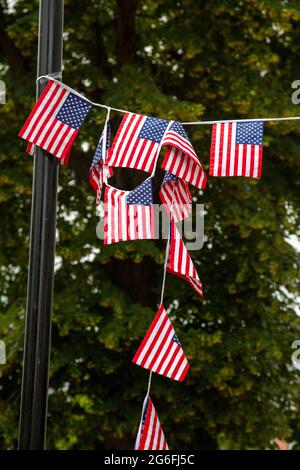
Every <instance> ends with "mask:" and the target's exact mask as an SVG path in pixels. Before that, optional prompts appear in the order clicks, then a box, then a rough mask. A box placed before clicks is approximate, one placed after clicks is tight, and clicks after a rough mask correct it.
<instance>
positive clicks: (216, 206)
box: [0, 0, 300, 449]
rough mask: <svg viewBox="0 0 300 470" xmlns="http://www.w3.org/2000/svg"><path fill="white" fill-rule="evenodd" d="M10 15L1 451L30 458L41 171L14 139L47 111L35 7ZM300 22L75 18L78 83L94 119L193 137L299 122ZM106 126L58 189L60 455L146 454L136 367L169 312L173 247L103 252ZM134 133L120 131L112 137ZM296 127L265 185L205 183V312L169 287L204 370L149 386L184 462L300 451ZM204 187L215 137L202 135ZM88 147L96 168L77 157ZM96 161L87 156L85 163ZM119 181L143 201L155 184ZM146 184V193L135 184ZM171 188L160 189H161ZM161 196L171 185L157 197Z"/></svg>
mask: <svg viewBox="0 0 300 470" xmlns="http://www.w3.org/2000/svg"><path fill="white" fill-rule="evenodd" d="M8 3H9V4H11V2H7V1H5V0H0V79H1V80H3V81H5V83H6V86H7V103H6V105H4V106H2V105H1V107H0V139H1V141H0V142H1V143H0V162H1V171H0V221H1V222H0V224H1V231H0V244H1V245H0V246H1V250H0V285H1V296H0V309H1V310H0V311H1V315H0V337H1V339H4V340H5V341H6V343H7V351H8V358H7V364H6V365H5V366H1V369H0V374H1V375H0V448H14V447H16V441H17V432H18V414H19V400H20V382H21V361H22V349H23V341H24V316H25V303H26V282H27V261H28V246H29V224H30V209H31V180H32V161H31V159H30V157H28V156H26V155H25V153H24V149H25V146H24V143H23V142H20V140H19V139H18V138H17V133H18V131H19V129H20V128H21V126H22V123H23V121H24V119H25V117H26V116H27V114H28V112H29V110H30V109H31V107H32V104H33V103H34V99H35V70H36V52H37V27H38V24H37V18H38V2H37V1H26V0H20V1H17V2H16V4H15V6H14V8H11V6H9V5H8ZM299 24H300V6H299V4H298V2H296V1H292V0H272V1H271V0H247V1H245V0H240V1H238V2H237V1H234V0H226V1H224V0H223V1H220V0H212V1H210V2H208V1H204V0H202V1H199V2H195V1H192V0H176V1H172V0H145V1H143V0H128V1H126V2H124V1H122V0H115V1H113V2H111V1H108V0H90V1H88V2H87V1H86V2H82V1H79V0H66V1H65V37H64V81H65V82H66V83H68V84H69V85H71V86H73V87H74V88H75V89H77V90H79V91H81V92H83V93H85V94H86V95H87V96H88V97H90V98H91V99H92V100H94V101H100V102H105V103H109V104H111V105H112V106H117V107H118V108H125V109H130V110H132V111H136V112H141V113H144V114H150V115H154V116H158V117H165V118H175V119H179V120H182V121H194V120H199V119H207V120H210V119H219V118H249V117H269V116H291V115H297V114H298V108H297V107H295V106H294V105H293V104H292V103H291V83H292V81H293V80H295V79H297V78H299V63H300V60H299V59H300V41H299ZM104 118H105V116H104V113H103V112H102V111H100V110H99V109H96V110H93V112H92V113H91V115H90V118H89V120H88V123H87V124H86V125H85V126H84V128H83V129H82V131H81V132H80V136H79V138H78V139H77V142H76V145H75V146H74V148H73V150H72V156H71V161H70V166H69V167H68V168H62V169H61V171H60V191H59V209H58V241H57V258H56V274H55V293H54V306H53V335H52V356H51V375H50V391H49V419H48V448H50V449H53V448H55V449H127V448H132V446H133V442H134V436H135V432H136V428H137V425H138V421H139V416H140V411H141V406H142V401H143V398H144V394H145V391H146V383H147V373H146V371H145V370H144V369H141V368H139V367H136V366H134V365H132V364H131V358H132V357H133V355H134V352H135V351H136V348H137V346H138V344H139V342H140V341H141V339H142V337H143V335H144V334H145V331H146V329H147V327H148V326H149V324H150V322H151V319H152V318H153V312H154V311H155V308H156V306H157V303H158V302H159V294H160V286H161V279H162V266H163V257H164V244H163V243H162V242H152V241H147V242H146V241H145V242H131V243H124V244H118V245H112V246H107V247H104V246H103V243H102V242H101V241H100V240H98V239H97V237H96V234H95V228H96V224H97V221H98V217H97V215H96V214H95V202H94V194H93V192H92V190H91V188H90V187H89V185H88V182H87V175H88V169H89V165H90V161H91V158H92V155H93V151H94V150H95V146H96V143H97V140H98V138H99V133H100V131H101V126H102V125H103V122H104ZM119 120H120V116H119V115H118V116H116V115H115V116H114V126H115V127H116V126H117V124H118V122H119ZM298 129H299V124H298V122H297V121H293V122H288V123H285V122H272V123H267V124H266V127H265V149H264V165H263V178H262V180H261V181H252V180H250V179H249V180H248V179H244V178H209V180H208V186H207V189H206V191H205V192H204V194H202V192H199V191H195V190H194V192H193V196H194V199H195V202H196V201H197V202H201V203H204V204H205V208H206V217H205V233H206V237H207V240H206V243H205V245H204V247H203V249H202V250H201V251H199V252H192V257H193V259H194V261H195V263H196V264H197V268H198V271H199V275H200V277H201V279H202V281H203V284H204V288H205V300H204V302H203V303H201V302H200V301H199V299H198V298H197V296H196V294H194V293H193V291H192V290H191V288H190V287H189V286H188V285H185V284H184V281H182V280H179V279H176V278H173V277H171V276H168V277H167V283H166V295H165V306H166V307H168V308H170V310H171V314H172V318H174V324H175V328H176V330H177V334H178V336H179V338H180V340H181V342H182V344H183V347H184V349H185V352H186V354H187V356H188V358H189V360H190V363H191V370H190V372H189V374H188V377H187V379H186V381H185V382H184V383H183V384H178V383H173V382H172V381H170V380H168V379H165V378H163V377H159V376H156V377H154V380H153V388H152V397H153V401H154V403H155V406H156V408H157V411H158V414H159V417H160V420H161V422H162V424H163V427H164V431H165V434H166V437H167V440H168V442H169V445H170V447H171V448H172V449H196V448H197V449H199V448H200V449H201V448H202V449H215V448H219V449H225V448H226V449H254V448H257V449H266V448H270V447H272V445H273V444H272V440H273V439H274V437H276V436H279V435H280V436H284V437H285V438H286V439H287V440H294V441H295V442H296V446H298V447H299V446H300V433H299V418H298V416H299V400H298V396H299V391H300V387H299V371H298V372H297V371H295V370H294V369H293V368H292V366H291V358H290V356H291V353H292V350H291V343H292V342H293V341H294V340H295V339H297V338H299V334H300V333H299V324H300V323H299V318H298V317H297V315H296V306H295V302H296V300H295V299H297V295H299V254H298V253H297V251H296V250H295V248H294V247H293V246H292V245H291V243H290V237H291V235H297V234H298V235H299V229H298V225H299V224H298V222H299V194H300V191H299V189H300V164H299V161H300V160H299V150H298V149H299V130H298ZM188 132H189V134H190V136H191V139H192V141H193V144H194V146H195V149H196V151H197V153H198V155H199V157H200V160H201V162H202V164H203V165H204V167H205V169H206V170H208V166H209V144H210V142H209V141H210V132H211V128H210V126H198V127H191V128H188ZM83 142H85V144H86V145H85V147H84V149H85V150H86V149H87V147H88V150H87V151H83V149H82V147H81V145H82V143H83ZM87 143H88V146H87ZM133 174H134V172H133V171H126V170H123V171H118V172H117V176H116V177H115V180H114V181H115V184H118V185H119V186H120V187H122V185H123V187H126V188H130V187H132V185H134V183H135V182H136V181H137V179H138V178H140V179H141V176H140V175H138V176H136V175H135V174H134V175H133ZM132 175H133V176H132ZM158 178H159V177H158ZM157 184H159V181H157Z"/></svg>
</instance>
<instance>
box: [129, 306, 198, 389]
mask: <svg viewBox="0 0 300 470" xmlns="http://www.w3.org/2000/svg"><path fill="white" fill-rule="evenodd" d="M174 335H175V330H174V328H173V325H172V322H171V320H170V318H169V316H168V314H167V312H166V311H165V309H164V307H163V305H161V306H160V307H159V310H158V312H157V314H156V315H155V317H154V320H153V322H152V323H151V326H150V328H149V330H148V331H147V333H146V336H145V337H144V339H143V341H142V343H141V345H140V347H139V349H138V350H137V352H136V354H135V356H134V358H133V359H132V362H133V363H134V364H137V365H138V366H141V367H144V368H145V369H148V370H151V371H152V372H156V373H157V374H161V375H164V376H165V377H169V378H170V379H173V380H178V381H179V382H182V381H183V379H184V378H185V376H186V374H187V372H188V370H189V367H190V366H189V363H188V360H187V358H186V356H185V354H184V352H183V349H182V347H181V346H180V345H179V344H178V343H176V341H174V340H173V337H174Z"/></svg>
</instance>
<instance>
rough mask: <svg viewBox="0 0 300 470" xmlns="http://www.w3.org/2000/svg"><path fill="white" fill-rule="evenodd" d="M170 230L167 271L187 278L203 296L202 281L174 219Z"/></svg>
mask: <svg viewBox="0 0 300 470" xmlns="http://www.w3.org/2000/svg"><path fill="white" fill-rule="evenodd" d="M170 232H171V233H170V251H169V257H168V262H167V272H168V273H170V274H174V275H175V276H179V277H182V278H183V279H185V280H186V281H187V282H188V283H189V284H190V285H191V286H192V287H193V288H194V289H195V291H196V292H197V294H199V295H200V296H201V297H202V296H203V290H202V283H201V281H200V279H199V276H198V274H197V271H196V269H195V266H194V264H193V261H192V260H191V257H190V255H189V253H188V251H187V249H186V247H185V244H184V243H183V240H182V238H181V236H180V233H179V231H178V229H177V227H176V224H175V222H174V220H172V221H171V230H170Z"/></svg>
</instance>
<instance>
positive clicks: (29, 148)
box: [26, 142, 71, 165]
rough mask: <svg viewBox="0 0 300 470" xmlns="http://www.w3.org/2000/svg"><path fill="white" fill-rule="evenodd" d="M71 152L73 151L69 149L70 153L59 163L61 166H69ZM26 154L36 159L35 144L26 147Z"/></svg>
mask: <svg viewBox="0 0 300 470" xmlns="http://www.w3.org/2000/svg"><path fill="white" fill-rule="evenodd" d="M70 152H71V149H70V148H69V150H68V152H66V153H65V155H64V157H63V158H60V159H59V163H60V164H61V165H67V164H68V160H69V156H70ZM26 153H28V155H31V156H32V157H34V155H35V144H33V143H31V142H29V144H28V145H27V147H26Z"/></svg>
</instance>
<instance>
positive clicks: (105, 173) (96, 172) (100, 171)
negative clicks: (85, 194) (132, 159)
mask: <svg viewBox="0 0 300 470" xmlns="http://www.w3.org/2000/svg"><path fill="white" fill-rule="evenodd" d="M105 136H106V140H105V139H104V138H105ZM104 140H105V141H104ZM104 145H105V147H106V152H107V151H108V149H109V148H110V124H109V122H108V123H107V126H106V129H105V128H104V129H103V132H102V134H101V137H100V140H99V142H98V145H97V149H96V152H95V155H94V158H93V161H92V164H91V168H90V174H89V182H90V185H91V186H92V188H93V189H94V190H95V191H96V193H97V204H98V203H99V202H100V198H101V193H102V187H103V183H104V181H105V180H107V179H108V178H109V177H110V176H112V174H113V170H112V168H111V167H108V166H107V165H106V164H105V162H106V155H105V156H104V159H103V147H104Z"/></svg>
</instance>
